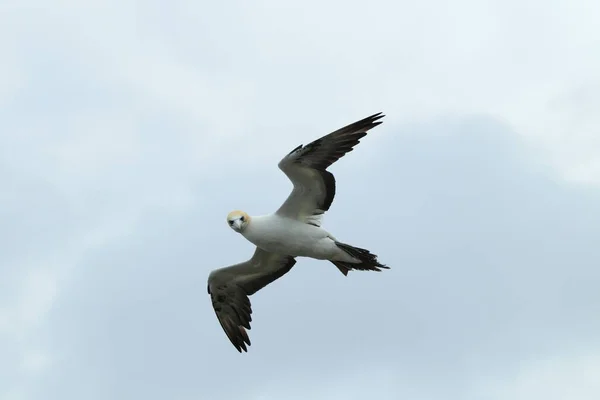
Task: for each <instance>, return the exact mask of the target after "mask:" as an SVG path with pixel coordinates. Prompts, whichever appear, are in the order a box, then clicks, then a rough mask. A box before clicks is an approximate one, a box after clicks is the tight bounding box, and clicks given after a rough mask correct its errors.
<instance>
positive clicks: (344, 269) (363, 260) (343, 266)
mask: <svg viewBox="0 0 600 400" xmlns="http://www.w3.org/2000/svg"><path fill="white" fill-rule="evenodd" d="M335 244H336V246H337V247H339V248H340V249H341V250H343V251H344V252H345V253H346V254H348V255H350V256H351V257H354V258H356V259H358V260H359V261H360V263H352V262H346V261H338V260H330V261H331V262H332V263H333V265H335V266H336V267H337V268H338V269H339V270H340V272H341V273H342V274H344V275H348V271H350V270H359V271H378V272H380V271H381V269H382V268H383V269H390V267H388V266H387V265H384V264H381V263H380V262H379V261H377V255H375V254H373V253H371V252H370V251H369V250H367V249H362V248H360V247H354V246H350V245H349V244H346V243H341V242H337V241H336V242H335Z"/></svg>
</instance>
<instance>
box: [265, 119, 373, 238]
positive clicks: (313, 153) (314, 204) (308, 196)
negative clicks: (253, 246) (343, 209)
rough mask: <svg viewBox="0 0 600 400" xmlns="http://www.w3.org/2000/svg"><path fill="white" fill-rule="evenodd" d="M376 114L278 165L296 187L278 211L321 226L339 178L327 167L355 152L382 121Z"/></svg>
mask: <svg viewBox="0 0 600 400" xmlns="http://www.w3.org/2000/svg"><path fill="white" fill-rule="evenodd" d="M383 117H384V115H383V114H382V113H377V114H373V115H371V116H369V117H367V118H364V119H361V120H360V121H356V122H354V123H352V124H350V125H347V126H345V127H343V128H340V129H338V130H336V131H334V132H331V133H330V134H328V135H325V136H323V137H321V138H319V139H317V140H314V141H313V142H311V143H309V144H307V145H306V146H303V145H300V146H298V147H296V148H295V149H294V150H292V151H291V152H289V153H288V154H287V155H286V156H285V157H284V158H283V159H281V161H280V162H279V164H278V166H279V169H281V170H282V171H283V172H284V173H285V174H286V175H287V177H288V178H289V179H290V181H291V182H292V184H293V185H294V188H293V189H292V192H291V193H290V195H289V196H288V198H287V199H286V200H285V202H284V203H283V204H282V205H281V207H280V208H279V209H278V210H277V212H276V213H277V214H280V215H285V216H287V217H290V218H294V219H298V220H301V221H304V222H306V223H309V224H313V225H317V226H320V224H321V217H322V215H323V214H324V213H325V212H326V211H327V210H329V208H330V207H331V204H332V203H333V199H334V197H335V177H334V176H333V174H332V173H331V172H329V171H327V168H328V167H329V166H331V164H333V163H334V162H336V161H337V160H339V159H340V158H342V157H343V156H344V155H345V154H346V153H348V152H351V151H352V150H353V148H354V146H356V145H357V144H358V143H360V139H361V138H362V137H364V136H366V134H367V132H368V131H369V130H370V129H373V128H374V127H376V126H377V125H379V124H381V123H382V121H379V119H381V118H383Z"/></svg>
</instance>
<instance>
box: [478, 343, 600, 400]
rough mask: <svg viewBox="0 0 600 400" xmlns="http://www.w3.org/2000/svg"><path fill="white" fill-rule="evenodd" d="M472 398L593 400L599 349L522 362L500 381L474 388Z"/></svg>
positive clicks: (599, 386)
mask: <svg viewBox="0 0 600 400" xmlns="http://www.w3.org/2000/svg"><path fill="white" fill-rule="evenodd" d="M473 398H474V399H475V398H487V399H497V400H538V399H539V400H570V399H577V400H595V399H598V398H600V351H598V349H597V348H596V347H594V346H589V347H588V348H587V349H586V350H585V351H582V352H580V353H577V354H561V355H554V356H551V357H544V358H539V359H535V360H527V361H523V363H522V365H521V367H520V368H519V369H518V370H516V371H514V373H513V374H512V375H511V376H510V377H507V378H506V379H504V380H497V381H493V382H490V383H488V384H487V385H482V386H481V387H479V388H478V390H477V392H476V395H475V396H474V397H473Z"/></svg>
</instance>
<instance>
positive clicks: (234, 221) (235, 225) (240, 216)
mask: <svg viewBox="0 0 600 400" xmlns="http://www.w3.org/2000/svg"><path fill="white" fill-rule="evenodd" d="M227 223H228V224H229V226H230V227H231V229H233V230H234V231H236V232H238V233H239V232H241V231H243V230H244V229H246V226H248V223H250V216H249V215H248V214H246V213H245V212H243V211H238V210H236V211H232V212H230V213H229V214H227Z"/></svg>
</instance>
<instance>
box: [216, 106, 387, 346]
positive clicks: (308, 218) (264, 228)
mask: <svg viewBox="0 0 600 400" xmlns="http://www.w3.org/2000/svg"><path fill="white" fill-rule="evenodd" d="M382 117H383V115H382V114H381V113H377V114H374V115H372V116H370V117H367V118H365V119H362V120H360V121H357V122H355V123H353V124H350V125H348V126H345V127H343V128H340V129H338V130H337V131H335V132H332V133H330V134H328V135H326V136H323V137H321V138H320V139H317V140H315V141H313V142H311V143H309V144H308V145H306V146H302V145H300V146H298V147H296V148H295V149H294V150H292V151H291V152H290V153H288V154H287V155H286V156H285V157H284V158H283V159H282V160H281V161H280V162H279V165H278V166H279V168H280V169H281V170H282V171H283V172H284V173H285V174H286V175H287V176H288V178H289V179H290V180H291V182H292V183H293V185H294V188H293V190H292V192H291V193H290V195H289V196H288V198H287V199H286V200H285V202H284V203H283V204H282V205H281V207H280V208H279V209H278V210H277V211H276V212H275V213H273V214H269V215H262V216H249V215H248V214H247V213H245V212H243V211H232V212H231V213H229V215H228V216H227V222H228V223H229V226H230V227H231V228H232V229H233V230H235V231H236V232H238V233H240V234H241V235H242V236H244V237H245V238H246V239H247V240H248V241H250V242H251V243H253V244H254V245H256V250H255V252H254V255H253V256H252V258H251V259H249V260H247V261H245V262H242V263H239V264H236V265H232V266H229V267H224V268H220V269H216V270H214V271H212V272H211V273H210V275H209V277H208V293H209V294H210V295H211V300H212V305H213V307H214V310H215V313H216V315H217V318H218V320H219V322H220V324H221V326H222V328H223V330H224V331H225V333H226V334H227V337H228V338H229V340H230V341H231V343H232V344H233V345H234V346H235V348H236V349H237V350H238V351H239V352H242V350H243V351H247V347H246V345H250V339H249V337H248V333H247V332H246V329H250V322H251V321H252V318H251V314H252V308H251V304H250V299H249V298H248V296H250V295H252V294H254V293H255V292H256V291H258V290H260V289H261V288H263V287H265V286H266V285H268V284H269V283H271V282H273V281H274V280H276V279H278V278H280V277H281V276H283V275H285V274H286V273H287V272H288V271H289V270H290V269H291V268H292V267H293V266H294V264H295V263H296V259H295V257H310V258H314V259H318V260H328V261H330V262H331V263H333V264H334V265H335V266H336V267H337V268H338V269H339V270H340V271H341V272H342V273H343V274H344V275H347V274H348V272H349V271H351V270H369V271H380V270H381V269H382V268H386V269H387V268H389V267H387V266H385V265H383V264H381V263H379V261H377V256H376V255H375V254H372V253H371V252H370V251H368V250H366V249H363V248H360V247H355V246H351V245H348V244H346V243H343V242H340V241H338V240H337V239H336V238H335V237H333V236H332V235H331V234H330V233H329V232H327V231H326V230H325V229H323V228H322V227H321V223H322V217H323V214H324V213H325V212H326V211H327V210H329V207H330V206H331V203H332V202H333V198H334V197H335V178H334V176H333V174H332V173H331V172H329V171H327V168H328V167H329V166H330V165H331V164H333V163H334V162H336V161H337V160H339V159H340V158H341V157H342V156H344V154H346V153H347V152H349V151H352V149H353V147H354V146H355V145H356V144H358V143H359V142H360V138H362V137H363V136H365V135H366V134H367V131H368V130H370V129H372V128H374V127H375V126H377V125H379V124H381V121H378V120H379V119H380V118H382Z"/></svg>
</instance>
